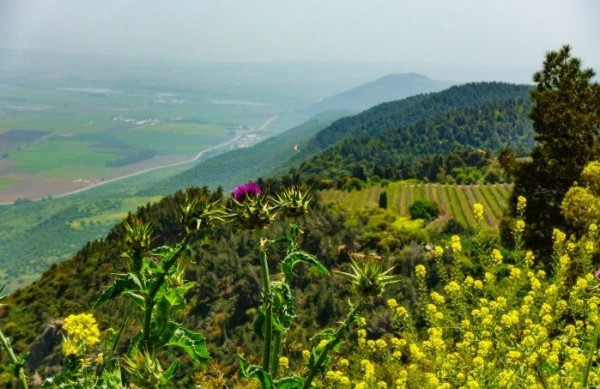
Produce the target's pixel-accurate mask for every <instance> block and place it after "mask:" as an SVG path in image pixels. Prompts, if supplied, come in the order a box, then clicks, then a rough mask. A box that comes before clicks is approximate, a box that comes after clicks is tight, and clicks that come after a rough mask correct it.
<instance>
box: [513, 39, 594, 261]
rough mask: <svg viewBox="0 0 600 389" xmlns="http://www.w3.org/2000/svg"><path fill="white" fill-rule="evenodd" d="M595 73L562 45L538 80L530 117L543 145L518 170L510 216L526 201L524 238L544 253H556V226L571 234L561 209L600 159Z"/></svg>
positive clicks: (536, 80) (547, 55) (548, 58)
mask: <svg viewBox="0 0 600 389" xmlns="http://www.w3.org/2000/svg"><path fill="white" fill-rule="evenodd" d="M594 74H595V73H594V71H593V70H592V69H582V66H581V61H580V60H579V59H578V58H573V57H572V56H571V48H570V47H569V46H563V47H562V48H561V49H559V50H558V51H551V52H548V53H547V54H546V60H545V62H544V65H543V69H542V70H541V71H539V72H537V73H535V74H534V76H533V80H534V81H535V83H536V86H535V88H534V89H533V90H532V91H531V100H532V103H533V107H532V110H531V112H530V117H531V119H532V120H533V126H534V129H535V139H536V140H537V142H538V144H537V146H536V147H535V149H534V150H533V152H532V154H531V159H530V160H529V161H525V162H522V163H520V165H519V166H518V167H517V168H516V171H515V187H514V190H513V194H512V200H513V201H511V209H510V213H511V214H512V215H513V216H514V214H515V211H516V210H515V203H516V201H515V200H516V197H517V196H520V195H523V196H525V197H526V198H527V210H526V213H525V217H526V219H525V221H526V223H527V227H526V230H525V239H526V242H527V243H528V245H529V247H532V248H534V249H537V250H539V251H548V250H549V249H551V247H552V245H551V239H552V229H553V228H554V227H559V228H561V229H566V230H567V231H569V226H568V225H566V223H565V219H564V218H563V217H562V215H561V213H560V204H561V202H562V200H563V198H564V196H565V194H566V192H567V191H568V190H569V188H570V187H571V186H572V185H573V184H574V182H576V181H577V180H578V179H579V176H580V175H581V171H582V170H583V167H584V166H585V165H586V164H587V163H588V162H590V161H591V160H594V159H598V158H600V154H599V151H600V147H599V146H600V145H599V133H600V86H599V85H598V84H597V83H595V82H593V81H592V79H593V77H594Z"/></svg>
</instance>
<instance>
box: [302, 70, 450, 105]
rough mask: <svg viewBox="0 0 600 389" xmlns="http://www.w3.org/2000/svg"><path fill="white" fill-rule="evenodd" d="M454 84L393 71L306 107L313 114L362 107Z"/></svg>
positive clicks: (439, 89) (441, 88) (433, 90)
mask: <svg viewBox="0 0 600 389" xmlns="http://www.w3.org/2000/svg"><path fill="white" fill-rule="evenodd" d="M452 85H453V83H451V82H448V81H437V80H432V79H430V78H427V77H425V76H423V75H420V74H417V73H398V74H390V75H388V76H385V77H382V78H380V79H378V80H375V81H372V82H368V83H366V84H363V85H359V86H357V87H355V88H352V89H350V90H348V91H346V92H342V93H339V94H337V95H334V96H331V97H328V98H326V99H323V100H321V101H319V102H317V103H315V104H313V105H311V106H310V107H307V108H306V109H304V110H302V111H303V112H305V113H307V114H309V115H315V114H317V113H319V112H324V111H331V110H338V109H349V110H355V111H362V110H365V109H367V108H371V107H373V106H375V105H377V104H380V103H384V102H387V101H394V100H401V99H404V98H406V97H409V96H414V95H417V94H421V93H429V92H437V91H441V90H443V89H446V88H448V87H450V86H452Z"/></svg>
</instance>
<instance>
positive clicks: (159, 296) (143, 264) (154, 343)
mask: <svg viewBox="0 0 600 389" xmlns="http://www.w3.org/2000/svg"><path fill="white" fill-rule="evenodd" d="M179 211H180V221H181V223H182V224H183V227H184V230H185V235H184V236H183V238H182V239H181V241H180V242H179V243H177V244H175V245H174V246H172V247H171V246H162V247H158V248H151V237H152V228H151V226H150V225H149V224H147V223H143V222H142V221H140V220H139V219H137V218H134V219H132V220H131V221H130V222H126V223H125V234H126V235H125V242H126V243H127V246H128V250H127V251H126V252H125V253H124V254H123V257H124V258H126V259H127V260H128V262H129V272H128V273H124V274H118V275H117V276H116V279H115V281H114V283H113V284H112V285H111V286H110V287H109V288H108V289H106V290H105V291H104V292H103V293H102V295H101V296H100V298H99V299H98V301H97V303H96V305H95V307H96V308H98V307H101V306H103V305H104V304H105V303H107V302H108V301H110V300H112V299H114V298H117V297H121V296H122V297H124V298H127V299H129V300H131V305H130V311H129V312H128V313H127V314H126V315H125V317H124V319H123V323H122V324H121V328H120V329H119V331H118V332H117V335H116V337H115V340H114V342H113V347H112V350H111V352H110V354H109V356H110V357H111V358H112V355H113V353H114V351H115V348H116V347H117V344H118V342H119V337H120V336H121V334H122V333H123V330H124V328H125V327H126V326H127V324H128V321H129V319H130V317H131V315H132V311H131V310H132V309H135V308H137V309H138V310H139V311H140V312H141V314H142V328H141V331H140V332H138V334H137V335H136V336H135V337H134V338H133V339H132V340H131V342H130V346H129V350H128V354H129V356H128V357H127V359H126V362H127V363H126V365H127V369H126V370H127V371H129V372H130V374H131V376H132V377H133V378H135V377H136V374H137V373H136V372H138V371H139V370H140V369H141V370H143V371H147V372H149V371H153V372H154V373H156V372H160V374H161V375H162V379H166V380H167V381H168V379H169V378H170V377H172V376H173V374H174V373H175V370H176V369H177V363H175V364H174V365H172V366H170V367H169V368H168V369H166V370H164V371H163V368H162V366H160V362H159V361H158V360H156V357H155V355H156V352H157V351H158V350H160V349H162V348H165V347H179V348H181V349H183V350H184V351H185V352H186V353H187V354H188V355H189V356H190V358H191V359H192V360H193V361H196V362H200V361H203V360H206V359H208V358H209V353H208V350H207V349H206V344H205V341H204V337H203V336H202V335H201V334H199V333H196V332H194V331H192V330H189V329H187V328H185V327H184V326H183V325H181V324H180V323H178V322H177V321H175V320H174V317H175V316H176V315H177V313H178V312H180V311H182V310H183V309H184V308H185V305H186V301H185V297H184V296H185V294H186V293H187V292H188V291H189V290H190V289H191V288H192V287H193V286H194V285H195V283H194V282H185V281H184V280H183V263H182V261H181V259H182V257H183V256H184V254H185V252H186V250H187V247H188V244H189V242H190V240H191V239H192V238H193V237H194V236H195V235H196V234H198V232H199V231H201V230H202V229H203V228H209V227H210V226H211V225H212V224H213V223H215V222H223V221H224V220H225V219H224V218H225V217H226V212H225V210H224V208H223V207H222V206H221V205H220V204H219V202H213V203H211V202H208V201H207V200H204V199H198V198H196V197H193V196H191V195H190V194H189V193H188V194H187V195H186V197H185V199H184V201H183V202H182V203H181V204H179ZM140 356H142V357H140ZM140 361H141V362H140ZM107 362H108V363H109V364H116V361H112V360H109V361H107ZM144 366H145V367H146V369H144V368H143V367H144ZM151 368H152V369H151ZM161 382H162V381H161Z"/></svg>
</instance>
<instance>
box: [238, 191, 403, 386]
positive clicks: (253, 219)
mask: <svg viewBox="0 0 600 389" xmlns="http://www.w3.org/2000/svg"><path fill="white" fill-rule="evenodd" d="M251 184H252V183H248V184H247V185H245V186H242V187H241V188H240V187H239V188H237V189H236V190H235V191H234V192H233V197H234V204H235V205H236V208H237V214H238V220H240V222H241V225H242V227H244V228H248V227H251V228H253V229H254V230H255V231H260V229H261V227H263V226H264V224H265V223H267V220H269V221H270V220H271V219H272V218H274V215H275V213H274V212H275V211H277V215H282V216H287V217H291V218H297V217H299V216H301V215H304V214H305V213H307V212H308V210H309V203H310V201H311V199H310V197H309V195H308V192H303V191H301V190H300V189H299V188H291V189H285V190H284V191H283V192H281V193H279V194H277V196H276V198H268V197H265V196H262V191H261V190H260V188H256V187H255V186H254V185H251ZM249 185H251V186H250V187H249ZM249 189H250V190H249ZM263 222H264V223H263ZM301 234H302V231H301V230H300V228H299V227H298V226H297V225H296V224H293V223H291V224H290V225H289V229H288V232H287V234H286V236H284V237H281V238H277V239H269V238H267V237H264V236H262V237H260V239H259V261H260V267H261V279H262V297H263V299H262V304H261V306H260V307H259V308H258V310H257V316H256V319H255V321H254V330H255V332H256V334H257V336H258V338H259V339H262V341H263V355H262V363H261V365H260V366H259V365H252V364H250V362H248V361H247V360H246V359H245V358H244V357H243V356H239V357H238V359H239V361H240V372H239V374H240V377H241V378H253V379H256V380H258V381H260V383H261V385H262V387H263V388H311V387H313V386H314V385H313V381H314V379H315V376H316V375H317V374H318V373H320V372H322V371H323V369H324V366H325V365H326V364H327V362H328V361H329V359H330V357H329V353H330V352H331V351H333V350H337V349H338V348H339V346H340V344H341V341H342V338H343V336H344V335H345V334H346V333H347V332H348V328H349V327H350V325H351V324H352V323H353V322H354V320H355V319H356V317H357V315H358V312H359V311H360V310H361V309H362V308H363V306H364V304H365V301H366V300H367V299H368V298H370V297H371V296H375V295H380V294H381V293H382V292H383V290H384V289H385V287H386V286H387V285H389V284H391V283H393V282H396V281H397V280H396V277H393V276H390V275H389V272H390V271H391V269H389V270H387V271H382V270H381V268H380V267H379V266H377V265H373V264H369V265H366V266H364V267H361V266H358V265H357V264H356V263H354V262H353V263H352V264H351V270H352V272H351V273H342V274H344V275H345V276H347V277H349V278H350V279H351V281H352V284H353V286H354V289H355V290H356V291H357V293H358V295H359V296H360V300H359V301H358V303H356V304H350V312H349V313H348V315H347V316H346V319H345V320H344V321H343V322H342V324H340V326H339V327H338V328H337V329H336V330H332V329H328V330H325V331H323V332H321V333H319V334H317V335H315V336H314V337H313V339H319V340H320V343H319V345H317V346H316V347H314V348H313V350H312V352H310V354H309V356H308V357H307V361H306V362H307V365H306V371H307V372H308V373H307V375H306V377H300V376H296V375H292V376H286V377H279V372H280V367H283V368H284V369H285V370H286V371H287V370H288V368H289V359H288V358H287V357H286V356H281V355H280V352H281V346H282V340H283V337H284V335H285V333H286V332H287V331H288V330H289V328H290V327H291V325H292V323H293V320H294V318H295V309H296V301H295V298H294V295H293V293H292V287H291V285H292V284H291V283H292V280H293V279H294V276H295V274H294V267H295V266H296V265H297V264H299V263H301V262H304V263H307V264H308V265H309V266H311V267H312V268H314V269H315V270H316V271H317V272H318V273H320V274H322V275H328V274H329V272H328V271H327V269H326V268H325V267H324V266H323V265H322V264H321V263H320V262H319V261H318V259H317V258H316V257H315V256H314V255H311V254H309V253H307V252H305V251H303V250H301V249H300V248H299V242H298V239H299V236H300V235H301ZM281 244H283V245H284V246H285V249H284V250H285V257H284V259H283V260H282V261H281V262H280V263H279V269H280V271H281V273H282V274H283V279H282V280H280V281H273V280H271V279H270V275H269V266H268V255H267V254H268V252H269V250H273V249H275V248H277V247H278V246H279V245H281Z"/></svg>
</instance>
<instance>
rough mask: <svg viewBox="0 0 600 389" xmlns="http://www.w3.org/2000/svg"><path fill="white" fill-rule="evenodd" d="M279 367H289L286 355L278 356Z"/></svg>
mask: <svg viewBox="0 0 600 389" xmlns="http://www.w3.org/2000/svg"><path fill="white" fill-rule="evenodd" d="M279 367H280V368H282V369H287V368H289V367H290V360H289V359H288V358H287V357H279Z"/></svg>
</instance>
